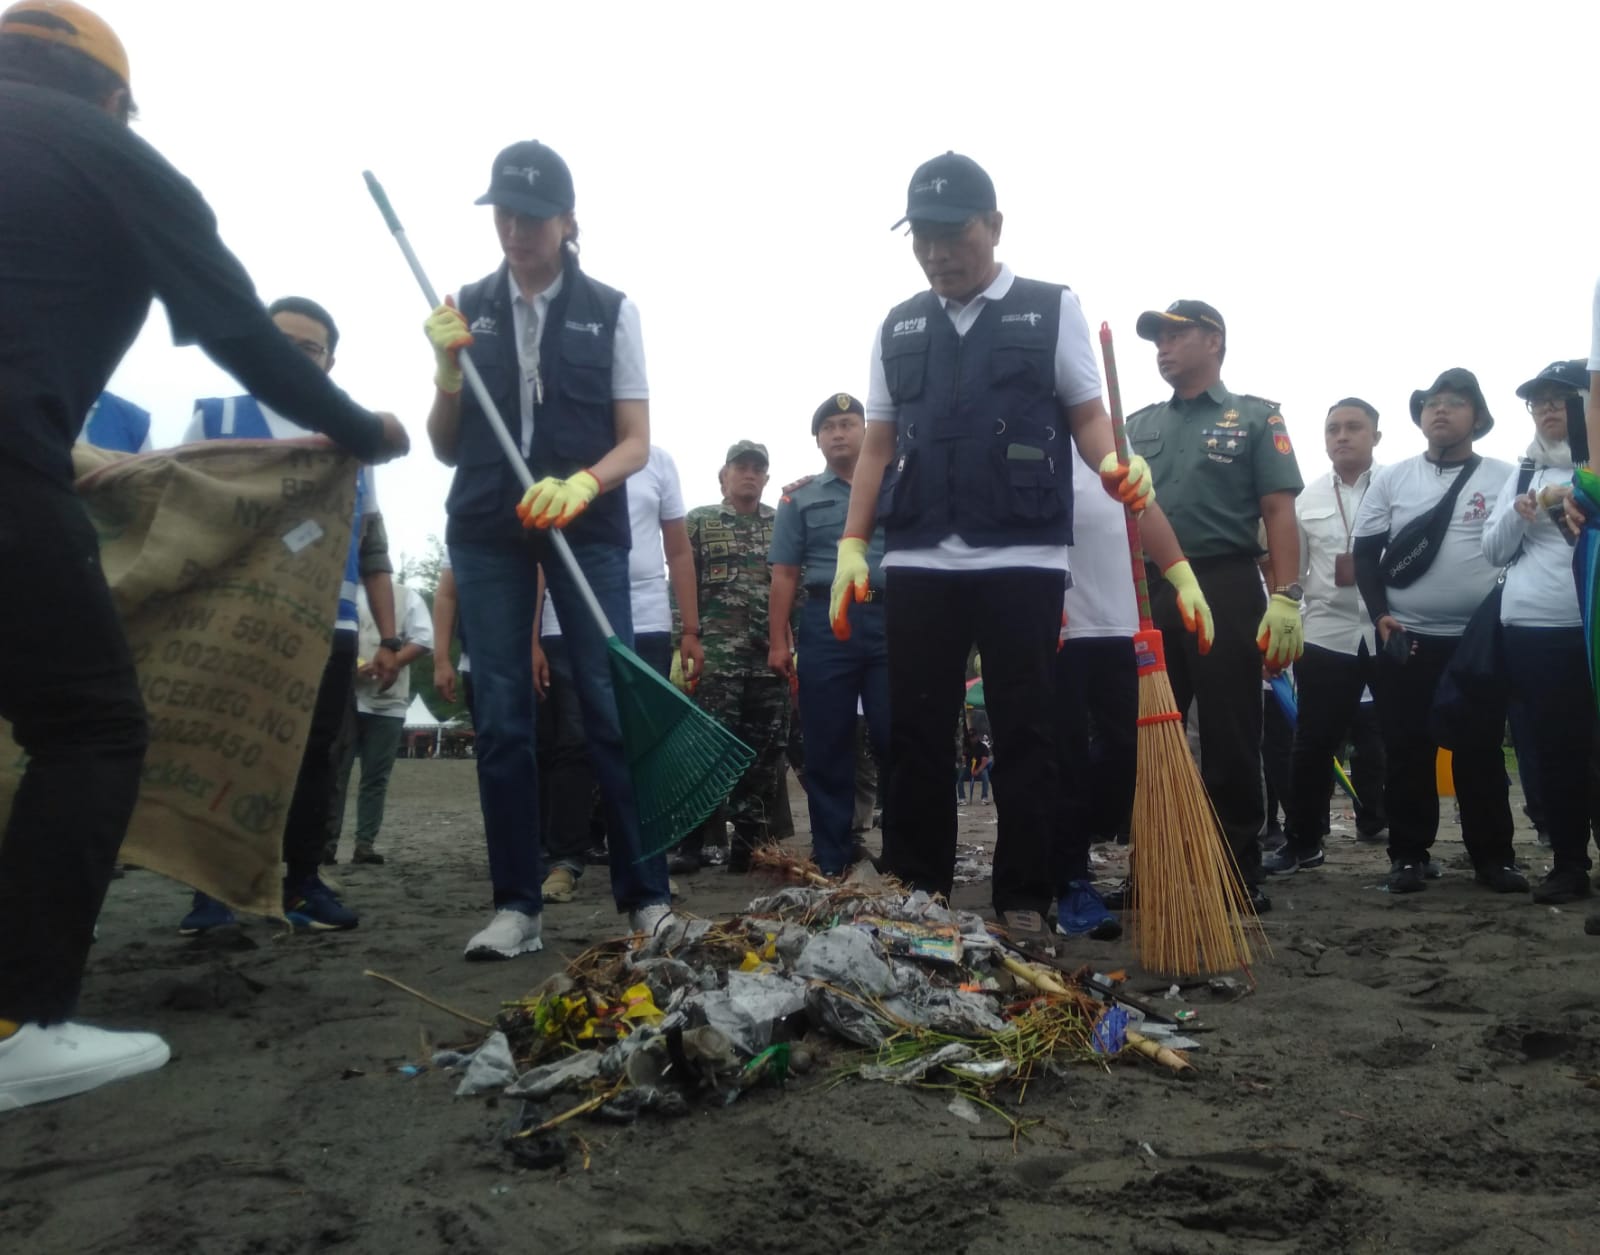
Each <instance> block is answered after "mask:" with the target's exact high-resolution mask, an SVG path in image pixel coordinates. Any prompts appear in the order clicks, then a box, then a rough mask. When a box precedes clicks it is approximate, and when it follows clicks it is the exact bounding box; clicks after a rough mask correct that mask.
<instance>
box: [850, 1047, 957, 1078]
mask: <svg viewBox="0 0 1600 1255" xmlns="http://www.w3.org/2000/svg"><path fill="white" fill-rule="evenodd" d="M971 1058H972V1047H971V1046H969V1045H967V1044H966V1043H965V1042H959V1041H955V1042H951V1043H950V1044H949V1045H948V1046H941V1047H939V1049H938V1050H935V1051H934V1052H933V1053H932V1054H927V1055H919V1056H918V1057H917V1058H915V1059H907V1060H906V1061H905V1062H904V1063H863V1064H862V1065H861V1067H860V1068H859V1069H858V1072H857V1075H859V1076H860V1077H861V1079H862V1080H864V1081H888V1082H890V1083H891V1084H894V1085H909V1084H911V1083H912V1082H913V1081H920V1080H921V1079H922V1078H923V1077H925V1076H927V1075H928V1073H929V1072H932V1071H933V1070H934V1069H935V1068H942V1067H944V1066H945V1065H946V1064H949V1063H965V1062H966V1061H967V1060H968V1059H971Z"/></svg>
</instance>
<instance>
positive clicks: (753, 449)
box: [722, 440, 772, 466]
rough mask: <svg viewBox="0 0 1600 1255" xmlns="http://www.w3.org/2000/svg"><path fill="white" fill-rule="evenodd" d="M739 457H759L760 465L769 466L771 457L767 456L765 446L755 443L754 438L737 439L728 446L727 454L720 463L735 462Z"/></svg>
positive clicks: (725, 464)
mask: <svg viewBox="0 0 1600 1255" xmlns="http://www.w3.org/2000/svg"><path fill="white" fill-rule="evenodd" d="M740 458H760V459H761V465H762V466H770V465H771V464H772V459H771V458H769V457H768V456H767V446H766V445H764V444H757V443H756V442H755V441H754V440H738V441H735V442H734V443H733V444H731V445H729V446H728V456H727V457H725V458H723V460H722V464H723V465H724V466H727V465H728V464H729V463H730V462H737V461H738V460H739V459H740Z"/></svg>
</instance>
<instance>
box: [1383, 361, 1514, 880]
mask: <svg viewBox="0 0 1600 1255" xmlns="http://www.w3.org/2000/svg"><path fill="white" fill-rule="evenodd" d="M1411 421H1412V422H1413V423H1416V424H1417V426H1419V427H1420V428H1421V429H1422V434H1423V435H1424V436H1425V437H1426V438H1427V441H1428V448H1427V452H1425V453H1419V454H1418V455H1417V456H1416V457H1411V458H1406V459H1405V460H1404V461H1402V462H1396V463H1394V464H1393V465H1392V466H1384V467H1381V468H1379V470H1378V473H1377V474H1376V475H1374V476H1373V477H1372V483H1371V485H1370V486H1369V487H1368V489H1367V495H1366V496H1365V497H1364V498H1362V501H1361V509H1360V511H1359V512H1358V513H1357V514H1356V525H1355V547H1354V553H1355V565H1356V587H1357V588H1358V589H1360V591H1361V600H1362V603H1363V604H1364V605H1365V606H1366V609H1367V613H1368V614H1369V615H1370V616H1371V617H1372V622H1373V624H1374V625H1375V626H1376V627H1377V629H1378V645H1379V649H1378V668H1377V684H1376V686H1375V688H1374V690H1373V695H1374V696H1375V697H1376V698H1377V700H1378V729H1379V731H1380V733H1381V734H1382V736H1383V749H1384V754H1385V756H1386V758H1387V771H1386V774H1385V780H1384V802H1385V803H1386V805H1387V806H1388V808H1389V859H1390V870H1389V892H1390V893H1417V892H1419V891H1420V890H1422V889H1423V888H1424V887H1425V885H1424V878H1425V876H1426V875H1427V870H1428V851H1429V850H1430V849H1432V847H1433V842H1434V838H1435V837H1436V836H1437V835H1438V832H1439V793H1438V783H1437V775H1436V771H1435V759H1436V758H1437V755H1438V750H1439V741H1438V739H1437V737H1436V736H1435V733H1434V728H1433V721H1432V720H1431V719H1430V715H1431V713H1432V711H1433V703H1434V695H1435V692H1436V691H1437V689H1438V687H1439V680H1440V678H1441V677H1442V676H1443V675H1444V671H1445V668H1446V667H1447V666H1449V664H1450V660H1451V658H1453V657H1454V656H1455V652H1456V649H1457V647H1458V646H1459V645H1460V644H1461V637H1462V634H1463V633H1464V632H1465V631H1466V628H1467V620H1469V619H1470V618H1472V613H1473V611H1475V610H1476V609H1477V608H1478V607H1479V606H1480V605H1481V604H1482V603H1483V599H1484V598H1485V597H1487V596H1488V595H1489V591H1490V589H1492V588H1493V587H1494V585H1495V579H1496V577H1497V575H1498V572H1497V570H1496V568H1495V567H1494V565H1493V564H1492V563H1490V561H1489V560H1488V558H1486V557H1485V556H1484V552H1483V533H1484V526H1485V524H1486V523H1487V522H1488V519H1489V508H1490V506H1491V505H1492V504H1493V502H1494V500H1495V498H1496V497H1497V496H1498V495H1499V493H1500V489H1501V488H1502V487H1503V486H1504V485H1505V482H1506V480H1507V479H1509V478H1511V476H1512V475H1514V474H1515V473H1516V471H1515V468H1514V467H1512V466H1511V464H1510V463H1508V462H1502V461H1500V460H1499V459H1497V458H1486V457H1483V456H1481V455H1479V454H1477V453H1474V452H1473V449H1472V444H1473V441H1474V440H1477V439H1478V438H1479V437H1481V436H1483V435H1486V434H1487V433H1488V431H1489V429H1490V428H1491V427H1493V426H1494V418H1493V416H1492V415H1491V414H1490V413H1489V406H1488V404H1487V403H1486V402H1485V401H1484V399H1483V391H1482V389H1480V388H1479V387H1478V380H1477V377H1476V376H1475V375H1473V373H1472V372H1471V371H1470V370H1463V369H1462V368H1461V367H1459V366H1457V367H1454V368H1452V369H1450V370H1447V371H1445V372H1444V373H1443V374H1442V375H1440V376H1439V378H1438V379H1436V380H1434V382H1433V386H1432V387H1429V388H1426V389H1419V390H1418V391H1416V392H1413V393H1412V394H1411ZM1504 722H1505V720H1504V712H1501V716H1500V718H1498V719H1497V720H1495V721H1494V723H1495V726H1494V728H1492V729H1486V730H1485V734H1484V735H1476V736H1467V737H1465V738H1464V739H1462V740H1461V741H1459V742H1458V743H1457V744H1456V745H1455V746H1454V754H1453V765H1454V769H1455V770H1454V774H1455V789H1456V799H1457V800H1458V801H1459V802H1460V803H1461V841H1462V844H1464V845H1465V846H1466V847H1467V853H1468V855H1469V856H1470V857H1471V859H1472V866H1473V869H1474V872H1475V879H1476V881H1477V883H1479V884H1481V885H1483V886H1485V887H1487V888H1489V889H1492V890H1494V891H1495V892H1497V893H1526V892H1527V891H1528V882H1527V879H1526V878H1525V877H1524V876H1523V875H1522V873H1521V872H1520V871H1518V870H1517V867H1516V863H1515V859H1514V858H1513V855H1512V852H1511V834H1512V823H1511V806H1510V802H1509V799H1508V796H1507V785H1506V769H1505V759H1504V757H1503V755H1502V752H1501V748H1500V747H1501V740H1502V737H1503V735H1504Z"/></svg>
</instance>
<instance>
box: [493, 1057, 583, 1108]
mask: <svg viewBox="0 0 1600 1255" xmlns="http://www.w3.org/2000/svg"><path fill="white" fill-rule="evenodd" d="M599 1075H600V1052H599V1051H597V1050H580V1051H577V1052H576V1053H575V1054H570V1055H567V1056H566V1057H565V1058H562V1059H557V1060H556V1061H555V1062H554V1063H545V1064H541V1065H540V1066H539V1067H536V1068H530V1069H529V1070H528V1071H526V1072H524V1073H523V1074H522V1075H521V1076H519V1077H517V1078H516V1079H515V1081H513V1082H512V1084H511V1085H509V1086H508V1087H507V1088H506V1093H507V1094H508V1095H510V1096H512V1097H517V1098H547V1097H549V1096H550V1095H551V1094H554V1093H555V1092H556V1091H557V1090H563V1089H571V1088H573V1087H575V1086H578V1085H582V1084H583V1083H584V1082H585V1081H592V1080H594V1079H595V1078H596V1077H598V1076H599Z"/></svg>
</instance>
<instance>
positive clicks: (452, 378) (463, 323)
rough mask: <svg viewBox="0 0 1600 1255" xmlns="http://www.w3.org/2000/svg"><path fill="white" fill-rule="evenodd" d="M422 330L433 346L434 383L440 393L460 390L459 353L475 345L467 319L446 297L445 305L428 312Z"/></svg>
mask: <svg viewBox="0 0 1600 1255" xmlns="http://www.w3.org/2000/svg"><path fill="white" fill-rule="evenodd" d="M422 329H423V330H424V331H425V332H427V333H428V341H429V343H431V344H432V345H433V357H434V361H435V363H436V364H435V366H434V369H433V386H434V387H436V388H438V389H439V391H440V392H450V393H455V392H460V391H461V365H460V362H459V361H458V359H457V357H456V354H458V353H459V352H460V351H461V350H462V349H464V348H468V347H470V346H471V344H472V332H471V331H469V330H467V320H466V319H465V318H463V317H462V316H461V311H460V310H459V309H457V308H456V307H455V304H454V302H453V301H452V300H451V298H450V297H448V296H447V297H445V298H444V304H443V305H441V306H439V307H438V308H437V309H435V310H434V311H433V313H431V314H429V315H428V321H427V322H425V323H423V324H422Z"/></svg>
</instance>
